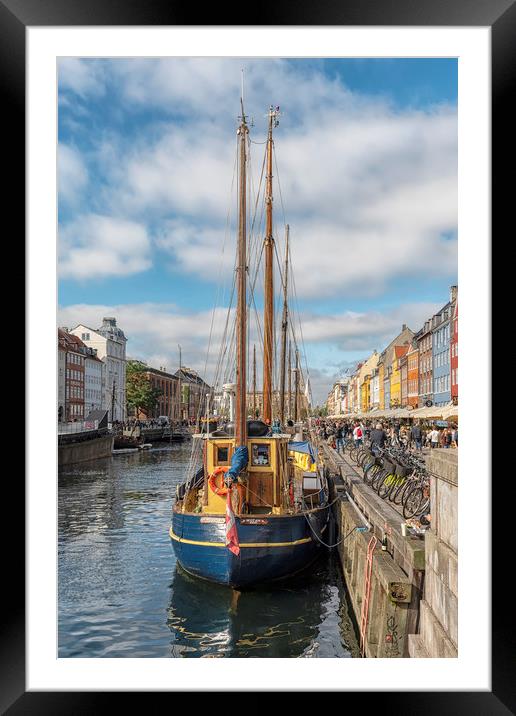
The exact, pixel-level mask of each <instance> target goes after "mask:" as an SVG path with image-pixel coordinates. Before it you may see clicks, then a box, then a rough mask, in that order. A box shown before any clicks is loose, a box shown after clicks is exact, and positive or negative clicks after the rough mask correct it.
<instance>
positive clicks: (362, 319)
mask: <svg viewBox="0 0 516 716" xmlns="http://www.w3.org/2000/svg"><path fill="white" fill-rule="evenodd" d="M439 308H440V306H439V305H438V304H435V303H409V304H401V305H398V306H396V307H394V308H391V309H388V310H386V311H384V312H381V311H368V312H362V313H358V312H353V311H345V312H343V313H339V314H333V315H331V314H330V315H318V314H313V313H312V314H309V315H302V316H301V325H302V329H303V337H304V341H305V343H321V342H326V343H330V344H332V345H335V346H336V347H337V348H338V349H339V350H341V351H355V350H365V351H366V352H367V351H369V352H371V351H373V350H378V351H379V352H380V351H382V350H383V349H384V348H385V346H386V345H387V344H388V343H390V341H391V340H392V339H393V338H394V337H395V336H396V335H397V334H398V333H401V331H402V326H403V325H406V326H408V328H410V329H412V330H413V331H414V332H416V331H418V330H419V329H420V328H421V326H422V325H423V323H424V321H425V320H426V319H427V318H429V317H430V316H432V315H433V314H434V313H435V312H436V311H437V310H438V309H439Z"/></svg>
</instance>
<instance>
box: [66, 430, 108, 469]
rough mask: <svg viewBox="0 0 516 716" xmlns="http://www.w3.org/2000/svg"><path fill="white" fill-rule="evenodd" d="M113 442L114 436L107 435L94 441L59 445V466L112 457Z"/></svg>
mask: <svg viewBox="0 0 516 716" xmlns="http://www.w3.org/2000/svg"><path fill="white" fill-rule="evenodd" d="M113 441H114V438H113V436H112V435H105V436H103V437H100V438H94V439H93V440H84V441H82V442H77V443H69V444H66V445H59V447H58V465H59V467H62V466H63V465H72V464H74V463H78V462H86V461H87V460H98V459H99V458H101V457H110V456H111V454H112V452H113Z"/></svg>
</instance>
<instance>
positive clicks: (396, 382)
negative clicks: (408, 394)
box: [390, 345, 409, 408]
mask: <svg viewBox="0 0 516 716" xmlns="http://www.w3.org/2000/svg"><path fill="white" fill-rule="evenodd" d="M408 348H409V347H408V345H403V346H394V352H393V357H392V367H391V375H390V383H391V384H390V407H391V408H400V407H401V366H400V361H401V359H402V358H403V356H405V355H406V353H407V351H408Z"/></svg>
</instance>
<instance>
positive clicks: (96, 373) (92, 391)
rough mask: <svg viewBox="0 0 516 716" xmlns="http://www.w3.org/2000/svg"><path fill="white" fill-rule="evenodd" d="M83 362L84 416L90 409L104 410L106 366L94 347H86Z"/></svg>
mask: <svg viewBox="0 0 516 716" xmlns="http://www.w3.org/2000/svg"><path fill="white" fill-rule="evenodd" d="M87 351H88V352H87V354H86V360H85V362H84V417H87V416H88V414H89V413H90V412H91V411H92V410H106V408H105V407H104V395H105V393H106V366H105V364H104V363H103V361H101V360H100V358H99V357H98V356H97V351H96V350H95V349H94V348H89V347H88V348H87Z"/></svg>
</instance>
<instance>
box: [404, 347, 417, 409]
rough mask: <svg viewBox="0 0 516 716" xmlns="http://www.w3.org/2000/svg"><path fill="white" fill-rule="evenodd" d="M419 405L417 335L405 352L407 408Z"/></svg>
mask: <svg viewBox="0 0 516 716" xmlns="http://www.w3.org/2000/svg"><path fill="white" fill-rule="evenodd" d="M418 404H419V348H418V342H417V334H416V335H415V336H414V339H413V340H412V343H411V344H410V347H409V349H408V352H407V407H408V408H417V407H418Z"/></svg>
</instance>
